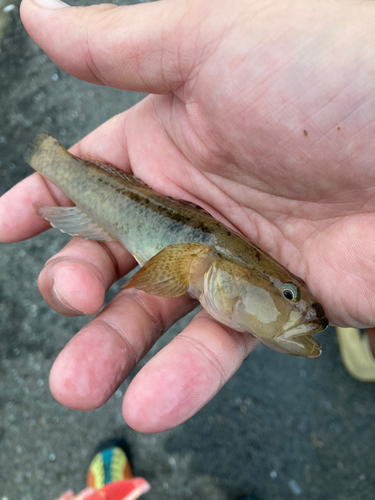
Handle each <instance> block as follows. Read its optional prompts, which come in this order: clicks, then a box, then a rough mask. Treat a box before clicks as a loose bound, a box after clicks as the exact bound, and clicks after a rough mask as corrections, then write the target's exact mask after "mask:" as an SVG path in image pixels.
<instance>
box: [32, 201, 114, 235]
mask: <svg viewBox="0 0 375 500" xmlns="http://www.w3.org/2000/svg"><path fill="white" fill-rule="evenodd" d="M38 213H39V215H40V216H41V217H43V218H44V219H46V220H48V222H50V223H51V225H52V226H53V227H55V228H57V229H60V231H62V232H63V233H67V234H70V235H71V236H79V237H81V238H85V239H86V240H96V241H116V240H115V239H114V238H112V236H111V235H110V234H109V233H107V231H105V230H104V229H102V228H101V227H99V226H98V225H97V224H95V223H94V222H93V221H92V220H91V219H89V218H88V217H87V216H86V215H85V214H84V213H83V212H81V211H80V210H79V208H77V207H40V208H39V209H38Z"/></svg>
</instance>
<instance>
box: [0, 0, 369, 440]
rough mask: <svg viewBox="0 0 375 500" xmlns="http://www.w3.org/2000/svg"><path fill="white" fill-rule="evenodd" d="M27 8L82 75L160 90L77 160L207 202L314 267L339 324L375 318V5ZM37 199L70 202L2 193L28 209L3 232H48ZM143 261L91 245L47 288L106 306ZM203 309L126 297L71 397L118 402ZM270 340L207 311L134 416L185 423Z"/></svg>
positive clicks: (26, 14)
mask: <svg viewBox="0 0 375 500" xmlns="http://www.w3.org/2000/svg"><path fill="white" fill-rule="evenodd" d="M343 5H344V7H343ZM21 12H22V18H23V22H24V24H25V26H26V28H27V30H28V31H29V33H30V35H31V36H32V37H33V38H34V39H35V40H36V41H37V43H38V44H39V45H40V46H41V47H42V48H43V50H45V51H46V52H47V53H48V54H49V56H50V57H51V58H52V59H53V60H54V61H55V62H56V63H57V64H58V65H59V66H61V67H62V68H63V69H65V70H66V71H68V72H69V73H71V74H73V75H74V76H77V77H79V78H81V79H84V80H88V81H91V82H94V83H101V84H105V85H110V86H115V87H119V88H124V89H129V90H138V91H146V92H150V93H152V94H153V95H150V96H148V97H147V98H146V99H144V100H143V101H142V102H141V103H139V104H138V105H137V106H135V107H134V108H132V109H130V110H129V111H127V112H125V113H123V114H120V115H118V116H116V117H114V118H113V119H111V120H110V121H109V122H107V123H105V124H103V125H102V126H101V127H100V128H99V129H97V130H95V131H94V132H92V133H91V134H90V135H89V136H87V137H86V138H84V139H83V140H82V141H80V143H79V144H77V145H76V146H74V147H73V148H72V151H73V152H74V153H75V154H78V155H81V156H91V157H93V156H94V157H95V156H98V157H100V158H103V159H105V160H106V161H108V162H111V163H113V164H115V165H116V166H117V167H119V168H123V169H124V170H126V171H132V172H134V174H135V175H136V176H137V177H140V178H141V179H143V180H144V181H145V182H147V183H148V184H149V185H150V186H151V187H152V188H154V189H155V190H157V191H159V192H161V193H164V194H166V195H169V196H172V197H174V198H177V199H179V198H182V199H187V200H191V201H194V202H197V203H199V204H200V205H202V206H204V207H205V208H206V209H207V210H208V211H209V212H210V213H212V214H213V215H214V216H215V217H216V218H218V219H219V220H221V221H223V222H224V223H226V224H228V225H232V226H233V227H235V228H236V229H238V230H239V231H241V232H242V233H243V234H244V235H245V236H247V237H248V238H249V239H250V240H252V241H254V242H255V243H257V244H258V245H259V246H261V247H262V248H263V249H264V250H266V251H268V252H269V253H270V254H271V255H273V256H274V257H275V258H276V259H277V260H279V261H280V262H281V263H282V264H284V265H285V266H286V267H288V268H289V269H290V270H291V271H292V272H294V273H295V274H297V275H299V276H301V277H302V278H303V279H304V280H305V281H306V282H307V284H308V286H309V288H310V289H311V291H312V292H313V293H314V294H315V295H316V296H317V297H318V299H319V301H320V302H321V303H322V304H323V306H324V308H325V310H326V313H327V316H328V318H329V319H330V321H331V323H333V324H340V325H346V326H366V325H373V324H375V309H374V308H373V307H372V304H373V303H374V300H375V286H374V284H375V269H374V260H375V246H374V245H373V244H372V241H373V239H374V236H375V229H374V228H375V199H374V194H375V169H374V167H373V164H372V163H373V157H374V149H375V148H374V146H373V140H372V138H373V137H374V135H375V134H374V133H375V123H374V116H375V113H374V111H375V109H374V108H375V106H374V104H373V102H374V85H373V78H374V75H375V64H374V61H373V59H371V57H372V54H371V52H372V47H373V45H374V38H375V35H374V32H373V29H372V22H370V20H371V18H372V16H374V15H375V6H374V5H372V4H371V3H365V2H363V3H360V2H347V3H345V2H344V4H343V2H342V1H340V2H339V1H337V2H330V3H327V2H321V3H320V4H319V2H318V3H317V2H316V1H315V0H314V2H312V1H311V2H303V5H300V2H298V1H296V0H289V2H286V3H284V4H283V5H282V6H281V5H274V3H273V2H267V1H265V0H264V1H260V2H256V3H254V4H253V3H251V2H249V1H248V0H246V1H238V2H236V4H235V5H234V4H233V2H232V1H230V0H220V1H217V0H215V2H213V1H208V2H207V1H205V2H201V1H199V0H189V1H186V2H174V1H163V2H157V3H152V4H147V5H142V6H132V7H115V6H111V5H102V6H93V7H85V8H61V9H60V8H59V9H42V8H41V7H39V6H38V5H36V3H34V2H33V1H32V0H24V2H23V5H22V11H21ZM366 23H367V25H366ZM359 26H360V28H361V29H359ZM68 28H69V29H68ZM67 33H68V35H67ZM35 202H37V203H39V204H43V205H53V204H60V205H66V204H67V203H68V200H67V199H66V198H65V196H64V195H63V194H62V193H61V192H60V191H59V190H58V189H57V188H55V187H54V186H53V185H51V184H49V183H46V182H45V181H43V180H42V178H41V177H40V176H39V175H37V174H35V175H33V176H31V177H29V178H28V179H26V180H25V181H23V182H22V183H20V184H19V185H17V186H16V187H15V188H13V189H12V190H11V191H9V192H8V193H7V194H6V195H5V196H4V197H3V198H2V199H1V204H0V211H7V213H10V212H11V213H13V214H14V221H13V222H12V225H11V226H10V225H9V224H8V225H6V223H5V222H2V224H1V225H0V238H1V239H2V240H3V241H17V240H20V239H25V238H28V237H31V236H33V235H35V234H38V233H39V232H41V231H43V230H45V229H46V228H47V227H48V226H47V225H46V223H45V221H43V220H41V219H40V218H38V217H37V215H36V214H35V211H34V209H33V203H35ZM124 216H125V217H126V214H124ZM1 219H2V218H1ZM134 265H135V263H134V260H133V258H132V257H131V256H130V255H129V254H128V253H127V252H126V251H125V250H124V249H123V247H122V246H121V245H120V244H118V243H113V244H99V243H97V242H87V241H84V240H81V239H79V238H76V239H73V240H72V241H71V242H70V243H69V244H68V245H67V247H66V248H65V249H63V250H62V251H61V252H60V253H59V254H58V255H56V256H54V257H53V258H52V259H51V260H50V261H49V262H48V263H47V264H46V267H45V268H44V269H43V271H42V273H41V275H40V278H39V286H40V289H41V292H42V294H43V296H44V298H45V299H46V300H47V302H48V303H49V304H50V305H51V306H52V307H53V308H54V309H56V310H57V311H59V312H61V313H63V314H67V315H74V314H92V313H95V312H97V311H98V310H99V309H100V307H101V306H102V303H103V298H104V293H105V290H106V289H107V288H108V287H109V286H110V285H111V284H112V283H113V282H114V281H115V280H117V279H118V278H119V277H121V276H123V275H124V274H126V273H127V272H128V271H129V270H130V269H131V268H132V267H133V266H134ZM194 306H195V303H194V301H192V300H191V299H188V298H186V297H181V298H179V299H169V300H167V299H160V298H157V297H153V296H149V295H146V294H144V293H143V292H139V291H136V290H134V289H132V290H124V291H123V292H121V293H120V294H119V295H118V296H117V297H116V298H115V299H114V300H113V301H112V302H111V303H110V304H109V305H108V306H107V307H106V308H105V309H104V310H103V311H102V312H101V313H100V314H99V315H98V316H97V317H96V318H95V319H94V320H93V321H92V322H91V323H90V324H89V325H88V326H87V327H86V328H84V329H83V330H82V331H81V332H80V333H79V334H77V336H76V337H75V338H74V339H73V340H72V341H71V342H70V343H69V344H68V345H67V347H66V348H65V349H64V350H63V351H62V353H61V354H60V355H59V357H58V359H57V361H56V363H55V365H54V367H53V369H52V372H51V381H50V383H51V389H52V391H53V393H54V395H55V397H56V398H57V399H58V400H59V401H61V402H62V403H63V404H66V405H68V406H71V407H73V408H78V409H92V408H95V407H98V406H99V405H101V404H103V403H104V401H106V400H107V399H108V397H109V396H110V395H111V394H112V393H113V392H114V391H115V390H116V388H117V387H118V385H119V384H120V383H121V382H122V381H123V380H124V378H125V377H126V376H127V374H128V373H129V371H130V370H131V369H132V368H133V367H134V365H135V364H136V363H137V362H138V360H139V359H140V358H141V357H142V356H143V355H144V354H145V353H146V352H147V351H148V349H149V348H150V347H151V346H152V344H153V343H154V342H155V341H156V340H157V338H158V337H159V336H160V334H161V333H162V332H163V331H165V329H167V328H168V327H169V326H170V325H171V324H173V323H174V322H175V321H176V320H177V319H178V318H180V317H181V316H182V315H184V314H186V313H187V312H188V311H189V310H191V309H192V308H193V307H194ZM256 345H257V341H256V340H255V339H253V338H252V337H251V336H249V335H246V334H240V333H238V332H233V331H231V330H229V329H228V328H226V327H224V326H223V325H219V324H218V323H216V322H215V321H214V320H212V319H211V318H210V317H209V316H208V315H207V314H206V313H205V312H204V311H201V312H200V313H199V314H198V315H197V316H196V317H195V319H194V320H193V321H192V323H191V324H190V325H189V326H188V327H187V328H186V329H185V330H184V331H183V332H182V333H181V334H180V335H179V336H178V337H177V338H176V339H175V340H173V341H172V342H171V344H169V345H168V346H167V347H166V348H164V349H163V350H162V351H161V352H160V353H159V354H158V355H157V356H155V357H154V358H153V359H152V360H151V361H150V362H149V363H148V364H147V365H146V366H145V367H144V368H143V369H142V370H141V371H140V372H139V374H138V375H137V376H136V378H135V379H134V380H133V381H132V383H131V384H130V386H129V389H128V391H127V393H126V395H125V398H124V406H123V412H124V417H125V419H126V420H127V422H128V423H129V424H130V425H131V426H133V427H134V428H135V429H137V430H140V431H144V432H156V431H161V430H165V429H167V428H170V427H173V426H175V425H177V424H178V423H180V422H182V421H183V420H186V419H187V418H188V417H189V416H191V415H192V414H194V413H195V412H196V411H197V410H198V409H199V408H200V407H202V406H203V405H204V404H205V403H206V402H207V401H208V400H209V399H210V398H211V397H212V396H213V395H214V394H215V393H216V392H217V391H218V390H219V389H220V387H221V386H222V385H223V384H224V383H225V381H226V380H227V379H228V378H229V377H230V376H231V375H232V374H233V373H234V371H235V370H236V369H237V368H238V366H239V365H240V364H241V362H242V361H243V359H244V358H245V357H246V356H247V355H248V354H249V352H251V350H253V349H254V348H255V347H256Z"/></svg>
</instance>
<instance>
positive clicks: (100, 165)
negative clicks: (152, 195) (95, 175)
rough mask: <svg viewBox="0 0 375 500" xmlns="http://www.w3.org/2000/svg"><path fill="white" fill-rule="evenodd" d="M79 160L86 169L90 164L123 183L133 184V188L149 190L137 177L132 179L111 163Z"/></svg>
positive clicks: (88, 158)
mask: <svg viewBox="0 0 375 500" xmlns="http://www.w3.org/2000/svg"><path fill="white" fill-rule="evenodd" d="M80 160H81V161H82V162H83V163H84V164H85V165H86V166H88V167H90V164H91V165H93V166H95V167H98V168H100V169H101V170H104V171H105V172H107V173H108V174H112V175H115V176H116V177H120V178H121V179H123V180H124V181H127V182H130V183H131V184H134V185H135V186H142V187H147V188H149V189H151V188H150V186H148V185H147V184H146V183H145V182H143V181H142V180H141V179H139V178H138V177H134V175H132V174H127V173H126V172H124V171H123V170H120V169H119V168H117V167H115V166H114V165H112V164H111V163H107V162H105V161H101V160H100V161H99V160H95V159H92V158H90V157H85V158H80Z"/></svg>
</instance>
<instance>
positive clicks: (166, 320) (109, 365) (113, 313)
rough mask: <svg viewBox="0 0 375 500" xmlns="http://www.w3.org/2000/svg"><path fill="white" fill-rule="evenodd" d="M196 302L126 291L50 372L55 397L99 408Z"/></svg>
mask: <svg viewBox="0 0 375 500" xmlns="http://www.w3.org/2000/svg"><path fill="white" fill-rule="evenodd" d="M196 304H197V303H196V301H194V300H192V299H188V298H187V297H179V298H177V299H162V298H159V297H154V296H151V295H147V294H146V293H144V292H139V291H137V290H124V291H123V292H121V293H120V294H119V295H117V297H116V298H115V299H113V300H112V301H111V302H110V303H109V304H108V306H107V307H105V308H104V309H103V311H102V312H101V313H100V314H98V316H97V317H96V318H95V319H94V320H93V321H91V323H89V324H88V325H87V326H86V327H85V328H83V330H81V331H80V332H79V333H78V334H77V335H76V336H75V337H74V338H73V339H72V340H71V341H70V342H69V343H68V344H67V346H66V347H65V348H64V349H63V351H61V353H60V354H59V356H58V357H57V359H56V361H55V363H54V365H53V367H52V370H51V374H50V387H51V391H52V394H53V395H54V397H55V398H56V399H57V400H58V401H60V403H62V404H63V405H65V406H68V407H70V408H74V409H78V410H93V409H95V408H98V407H99V406H101V405H102V404H103V403H104V402H105V401H106V400H107V399H108V398H109V397H110V396H111V395H112V394H113V392H114V391H115V390H116V389H117V388H118V386H119V385H120V384H121V383H122V382H123V381H124V380H125V378H126V377H127V376H128V374H129V373H130V371H131V370H132V369H133V368H134V366H135V365H136V364H137V363H138V362H139V360H140V359H141V358H142V357H143V356H144V355H145V354H146V353H147V351H148V350H149V349H150V347H151V346H152V345H153V344H154V343H155V341H156V340H157V339H158V338H159V337H160V335H161V334H162V333H163V332H164V331H166V330H167V329H168V328H169V327H170V326H171V325H172V324H173V323H174V322H175V321H177V320H178V319H179V318H181V317H182V316H184V315H185V314H187V313H188V312H189V311H191V310H192V309H194V307H196Z"/></svg>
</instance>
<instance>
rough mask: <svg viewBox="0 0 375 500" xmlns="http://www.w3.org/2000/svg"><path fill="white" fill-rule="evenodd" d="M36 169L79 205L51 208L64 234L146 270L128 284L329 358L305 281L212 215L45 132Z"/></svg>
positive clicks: (44, 212) (32, 150)
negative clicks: (121, 254)
mask: <svg viewBox="0 0 375 500" xmlns="http://www.w3.org/2000/svg"><path fill="white" fill-rule="evenodd" d="M25 160H26V162H27V163H28V164H29V165H30V166H31V167H32V168H34V169H35V170H36V171H38V172H39V173H40V174H42V175H43V176H44V177H45V178H47V179H48V180H49V181H51V182H52V183H53V184H55V185H56V186H57V187H59V188H60V189H61V190H62V191H63V192H64V193H65V194H66V195H67V196H68V197H69V198H70V199H71V200H72V201H73V203H75V205H76V206H75V207H70V208H65V207H63V208H61V207H42V208H41V209H40V215H41V216H43V217H45V218H46V219H47V220H49V221H50V222H51V224H52V225H53V226H55V227H57V228H59V229H61V230H62V231H65V232H67V233H69V234H71V235H74V236H82V237H85V238H87V239H97V240H102V241H119V242H120V243H122V244H123V245H124V247H125V248H126V249H127V250H128V251H129V252H130V253H132V254H133V255H134V257H135V259H136V260H137V261H138V263H139V264H140V265H141V266H143V267H142V269H141V270H140V271H138V272H137V273H136V274H135V275H134V276H133V277H132V278H131V279H130V281H129V282H128V283H127V284H126V285H125V287H127V288H130V287H135V288H138V289H143V290H145V291H146V292H147V293H151V294H155V295H159V296H164V297H176V296H179V295H183V294H185V293H188V294H189V295H191V296H192V297H194V298H196V299H198V300H199V301H200V302H201V304H202V306H203V307H204V308H205V309H206V310H207V311H208V312H209V313H210V314H211V315H212V316H213V317H214V318H215V319H217V320H218V321H220V322H221V323H223V324H225V325H227V326H230V327H232V328H234V329H235V330H237V331H243V332H248V333H252V334H253V335H255V336H256V337H257V338H259V339H260V340H261V341H262V342H263V343H264V344H266V345H268V346H270V347H272V348H273V349H276V350H278V351H281V352H288V353H289V354H294V355H300V356H305V357H310V358H315V357H317V356H319V355H320V353H321V348H320V345H319V344H318V342H317V341H316V340H315V339H314V338H313V337H311V334H312V333H316V332H318V331H321V330H324V328H325V327H326V326H327V324H328V321H327V319H326V318H325V315H324V311H323V308H322V307H321V305H320V304H319V303H318V302H317V300H316V299H315V297H314V296H313V295H312V294H311V293H310V292H309V291H308V289H307V287H306V285H305V283H304V282H303V281H302V280H301V279H300V278H298V277H297V276H295V275H293V274H292V273H290V272H289V271H288V270H287V269H286V268H285V267H283V266H282V265H281V264H279V263H278V262H277V261H276V260H275V259H273V258H272V257H271V256H269V255H268V254H267V253H266V252H264V251H263V250H261V249H260V248H259V247H258V246H256V245H254V244H253V243H251V242H250V241H249V240H247V239H246V238H244V237H243V236H241V235H240V234H238V233H237V232H235V231H233V230H231V229H229V228H228V227H226V226H225V225H224V224H222V223H220V222H219V221H217V220H216V219H214V218H213V217H212V216H211V215H210V214H209V213H208V212H206V211H205V210H203V209H202V208H200V207H198V206H196V205H194V204H192V203H190V202H186V201H182V200H174V199H172V198H169V197H166V196H163V195H161V194H158V193H156V192H155V191H153V190H152V189H151V188H150V187H149V186H147V185H146V184H144V183H143V182H142V181H140V180H138V179H136V178H135V177H133V176H131V175H129V174H126V173H124V172H123V171H121V170H118V169H116V168H115V167H113V166H111V165H108V164H104V163H99V162H98V163H97V162H91V161H87V160H83V159H80V158H78V157H76V156H74V155H72V154H71V153H69V152H68V151H66V150H65V149H64V148H63V147H62V146H61V145H60V144H59V143H58V141H56V140H55V139H54V138H52V137H51V136H48V135H39V136H37V137H36V138H35V140H34V141H33V143H32V144H31V146H30V147H29V149H28V151H27V153H26V155H25Z"/></svg>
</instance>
